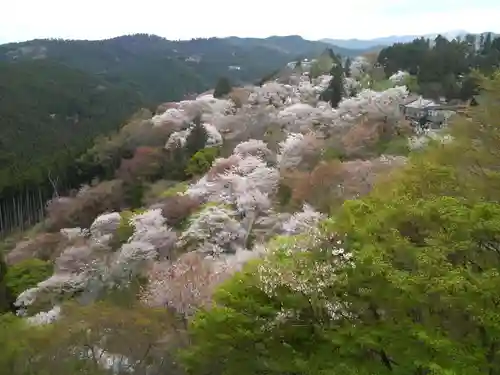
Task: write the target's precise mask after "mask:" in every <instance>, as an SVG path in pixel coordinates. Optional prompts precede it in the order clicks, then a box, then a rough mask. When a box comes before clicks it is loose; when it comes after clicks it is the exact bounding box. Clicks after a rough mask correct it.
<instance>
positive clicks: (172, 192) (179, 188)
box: [161, 182, 189, 198]
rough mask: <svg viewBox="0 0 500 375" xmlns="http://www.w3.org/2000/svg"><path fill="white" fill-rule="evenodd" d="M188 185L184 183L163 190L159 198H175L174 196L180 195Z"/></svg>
mask: <svg viewBox="0 0 500 375" xmlns="http://www.w3.org/2000/svg"><path fill="white" fill-rule="evenodd" d="M188 187H189V185H188V184H187V183H186V182H180V183H178V184H176V185H174V186H172V187H171V188H169V189H167V190H165V191H164V192H163V193H162V194H161V197H163V198H170V197H175V196H176V195H179V194H180V193H184V192H185V191H186V190H187V188H188Z"/></svg>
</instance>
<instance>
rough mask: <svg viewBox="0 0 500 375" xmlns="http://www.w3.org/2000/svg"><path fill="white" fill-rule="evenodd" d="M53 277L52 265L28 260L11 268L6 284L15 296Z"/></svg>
mask: <svg viewBox="0 0 500 375" xmlns="http://www.w3.org/2000/svg"><path fill="white" fill-rule="evenodd" d="M50 275H52V264H51V263H50V262H45V261H43V260H40V259H27V260H25V261H22V262H20V263H17V264H14V265H12V266H10V267H9V268H8V270H7V274H6V276H5V283H6V286H7V288H8V289H9V291H10V292H11V293H12V295H14V296H18V295H19V294H21V293H22V292H24V291H25V290H27V289H30V288H33V287H35V286H36V285H37V284H38V283H39V282H41V281H43V280H45V279H47V278H48V277H49V276H50Z"/></svg>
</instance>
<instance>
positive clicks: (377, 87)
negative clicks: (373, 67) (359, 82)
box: [372, 79, 394, 91]
mask: <svg viewBox="0 0 500 375" xmlns="http://www.w3.org/2000/svg"><path fill="white" fill-rule="evenodd" d="M392 87H394V83H393V82H392V81H391V80H389V79H384V80H380V81H375V80H374V81H373V83H372V90H374V91H385V90H387V89H390V88H392Z"/></svg>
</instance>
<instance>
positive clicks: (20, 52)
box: [0, 35, 362, 104]
mask: <svg viewBox="0 0 500 375" xmlns="http://www.w3.org/2000/svg"><path fill="white" fill-rule="evenodd" d="M330 47H331V46H330V45H328V44H326V43H321V42H312V41H308V40H304V39H302V38H301V37H299V36H290V37H270V38H267V39H255V38H225V39H219V38H210V39H195V40H189V41H170V40H167V39H164V38H160V37H158V36H155V35H129V36H121V37H117V38H113V39H108V40H99V41H84V40H70V41H65V40H33V41H29V42H23V43H14V44H6V45H3V46H0V59H3V60H6V61H19V60H26V59H48V60H52V61H57V62H59V63H63V64H66V65H68V66H70V67H73V68H78V69H81V70H84V71H86V72H88V73H92V74H96V75H98V76H99V77H100V78H102V79H104V80H106V81H108V82H110V83H113V84H119V85H122V86H124V87H125V88H128V89H132V90H135V91H137V92H139V93H140V94H141V95H142V96H143V98H144V99H145V100H146V102H150V103H153V104H158V103H159V102H160V101H167V100H178V99H180V98H182V97H183V96H184V95H185V94H188V93H196V92H203V91H205V90H207V89H209V88H212V87H214V85H215V83H216V81H217V79H218V78H219V77H221V76H227V78H229V79H230V80H231V82H233V83H234V84H242V83H248V82H253V81H255V80H257V79H259V78H260V77H262V76H264V75H265V74H268V73H269V72H270V71H273V70H275V69H277V68H279V67H281V66H284V65H285V64H286V63H288V62H290V61H293V60H295V59H297V58H298V57H299V56H301V57H310V58H311V57H314V56H316V55H318V54H319V53H321V52H322V51H324V50H325V49H326V48H330ZM332 49H333V50H334V52H336V53H341V54H343V55H350V56H353V55H357V54H359V53H360V52H362V51H360V52H359V51H354V50H348V49H343V48H337V49H336V48H335V47H332Z"/></svg>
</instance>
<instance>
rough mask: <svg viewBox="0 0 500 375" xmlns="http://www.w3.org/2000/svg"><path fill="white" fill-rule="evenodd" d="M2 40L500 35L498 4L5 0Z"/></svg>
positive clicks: (461, 0) (480, 0)
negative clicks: (136, 36)
mask: <svg viewBox="0 0 500 375" xmlns="http://www.w3.org/2000/svg"><path fill="white" fill-rule="evenodd" d="M1 13H2V20H1V22H0V43H7V42H16V41H25V40H30V39H34V38H67V39H105V38H111V37H115V36H119V35H123V34H133V33H148V34H157V35H159V36H162V37H166V38H168V39H190V38H195V37H213V36H215V37H224V36H231V35H234V36H240V37H267V36H270V35H301V36H302V37H304V38H306V39H311V40H317V39H321V38H339V39H350V38H358V39H373V38H377V37H383V36H390V35H421V34H428V33H437V32H446V31H451V30H467V31H469V32H472V33H479V32H484V31H493V32H498V33H500V23H499V22H498V20H499V19H500V1H498V0H472V1H471V0H420V1H418V2H417V1H415V0H413V1H409V0H344V1H343V0H337V1H332V0H310V1H293V0H289V1H283V0H247V1H240V2H235V1H234V0H232V1H229V0H168V1H167V0H120V1H117V0H85V1H78V2H77V1H68V0H44V1H40V0H10V1H9V0H6V1H5V2H3V3H2V6H1Z"/></svg>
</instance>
